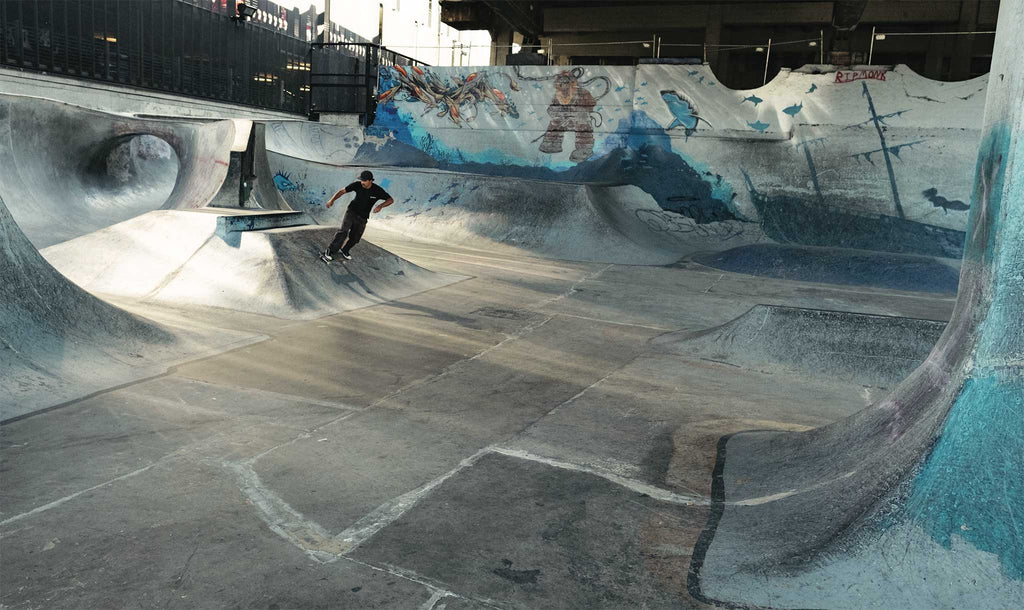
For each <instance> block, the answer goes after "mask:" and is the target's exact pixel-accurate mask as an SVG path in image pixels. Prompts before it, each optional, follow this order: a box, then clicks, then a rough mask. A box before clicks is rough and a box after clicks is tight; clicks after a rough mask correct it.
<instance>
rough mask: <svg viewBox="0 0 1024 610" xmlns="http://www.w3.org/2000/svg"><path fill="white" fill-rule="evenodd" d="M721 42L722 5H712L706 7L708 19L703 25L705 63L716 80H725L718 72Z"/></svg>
mask: <svg viewBox="0 0 1024 610" xmlns="http://www.w3.org/2000/svg"><path fill="white" fill-rule="evenodd" d="M721 42H722V5H721V4H719V3H713V4H710V5H709V6H708V18H707V21H706V22H705V25H704V44H705V45H707V53H708V57H707V60H706V61H707V62H708V63H709V64H710V65H711V69H712V70H713V71H714V72H715V74H716V75H717V76H718V78H725V75H724V74H722V72H721V71H719V50H718V46H717V45H719V44H721Z"/></svg>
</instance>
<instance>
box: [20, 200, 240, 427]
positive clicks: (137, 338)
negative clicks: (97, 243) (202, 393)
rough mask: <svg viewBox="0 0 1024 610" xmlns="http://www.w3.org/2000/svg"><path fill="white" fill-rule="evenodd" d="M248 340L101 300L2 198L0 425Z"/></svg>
mask: <svg viewBox="0 0 1024 610" xmlns="http://www.w3.org/2000/svg"><path fill="white" fill-rule="evenodd" d="M251 340H253V338H252V336H251V335H244V334H242V333H236V332H231V331H223V330H217V331H205V333H204V334H200V333H199V332H198V331H196V330H195V329H180V328H172V327H169V326H166V325H162V324H158V323H155V322H151V321H149V320H145V319H143V318H140V317H138V316H136V315H133V314H130V313H128V312H126V311H124V310H122V309H119V308H117V307H114V306H112V305H110V304H108V303H106V302H104V301H101V300H100V299H97V298H96V297H94V296H93V295H91V294H89V293H88V292H86V291H85V290H82V289H81V288H79V287H78V286H76V285H75V284H73V283H71V282H69V281H67V279H66V278H64V277H63V276H62V275H61V274H60V273H58V272H57V271H56V270H55V269H54V268H53V267H51V266H50V264H49V263H47V262H46V260H45V259H43V257H42V256H40V255H39V252H38V251H37V250H36V249H35V247H34V246H32V244H31V243H30V242H29V241H28V239H27V238H26V237H25V235H24V234H23V233H22V232H21V230H20V229H19V228H18V226H17V224H15V222H14V219H13V218H12V217H11V215H10V213H9V212H8V210H7V206H6V205H5V204H4V200H3V198H2V197H0V344H2V345H0V421H4V420H9V419H11V418H14V417H18V416H21V415H25V414H27V413H31V412H34V411H38V410H39V409H45V408H47V407H51V406H54V405H57V404H60V403H62V402H65V401H69V400H73V399H75V398H79V397H81V396H84V395H87V394H90V393H92V392H96V391H98V390H102V389H105V388H108V387H110V386H114V385H119V384H122V383H127V382H130V381H134V380H136V379H139V378H143V377H148V376H151V375H156V374H159V373H162V372H164V371H165V370H166V369H167V367H168V366H170V365H171V364H173V363H175V362H178V361H180V360H182V359H185V358H186V357H187V356H192V357H195V356H197V355H205V354H207V353H209V352H211V351H215V350H218V349H227V348H229V347H236V346H237V345H240V344H244V343H245V342H250V341H251Z"/></svg>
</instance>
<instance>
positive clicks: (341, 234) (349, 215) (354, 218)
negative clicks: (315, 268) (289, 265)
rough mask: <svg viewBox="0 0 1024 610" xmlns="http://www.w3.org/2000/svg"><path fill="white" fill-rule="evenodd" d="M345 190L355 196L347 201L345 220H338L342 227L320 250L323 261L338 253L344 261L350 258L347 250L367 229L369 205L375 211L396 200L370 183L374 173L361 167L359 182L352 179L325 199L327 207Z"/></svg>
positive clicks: (350, 249) (330, 259) (332, 258)
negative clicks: (350, 201)
mask: <svg viewBox="0 0 1024 610" xmlns="http://www.w3.org/2000/svg"><path fill="white" fill-rule="evenodd" d="M345 193H355V194H356V197H355V199H353V200H352V203H350V204H348V210H346V211H345V219H344V220H342V221H341V228H340V229H338V232H337V233H335V234H334V239H333V240H332V241H331V245H329V246H327V249H326V250H324V251H323V252H322V253H320V258H321V259H322V260H323V261H324V262H325V263H329V262H331V261H332V260H334V257H335V256H336V255H337V254H338V253H339V252H340V253H341V256H342V257H344V258H345V259H346V260H352V256H351V254H349V252H351V251H352V246H354V245H356V244H357V243H359V239H360V238H361V237H362V236H363V231H365V230H366V221H367V220H369V218H370V209H371V208H372V209H373V213H374V214H376V213H377V212H380V211H381V210H383V209H384V208H386V207H388V206H389V205H391V204H392V203H394V202H395V200H394V198H393V197H391V195H388V193H387V191H385V190H384V189H382V188H381V187H379V186H378V185H376V184H374V183H373V172H371V171H369V170H363V172H362V173H361V174H359V182H353V183H352V184H350V185H348V186H346V187H345V188H343V189H341V190H340V191H338V192H337V193H335V194H334V196H333V197H331V199H330V200H329V201H328V202H327V207H328V208H329V207H331V206H332V205H334V202H335V201H336V200H337V199H338V197H341V196H342V195H344V194H345ZM381 199H383V200H384V201H382V202H381V203H377V205H376V206H374V205H373V204H374V203H376V202H377V201H378V200H381Z"/></svg>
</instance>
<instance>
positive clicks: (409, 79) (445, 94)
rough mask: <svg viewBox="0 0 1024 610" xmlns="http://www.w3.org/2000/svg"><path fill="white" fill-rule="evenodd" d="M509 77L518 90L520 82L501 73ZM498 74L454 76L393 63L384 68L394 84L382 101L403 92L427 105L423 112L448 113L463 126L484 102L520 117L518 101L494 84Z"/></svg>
mask: <svg viewBox="0 0 1024 610" xmlns="http://www.w3.org/2000/svg"><path fill="white" fill-rule="evenodd" d="M499 74H500V76H503V77H505V78H507V79H508V88H509V89H510V90H512V91H518V90H519V85H518V84H517V83H516V81H515V80H513V79H512V77H511V76H509V75H508V74H506V73H499ZM493 76H494V75H492V74H490V73H488V72H486V71H479V72H473V73H471V74H469V75H467V76H466V77H464V78H463V77H460V76H458V75H453V76H452V77H451V79H450V80H444V79H442V78H440V77H439V76H438V75H437V74H436V73H435V72H430V71H426V70H423V69H421V68H419V67H418V66H407V67H402V66H392V67H390V68H382V69H381V77H382V80H383V82H385V83H387V84H390V85H391V86H390V87H388V88H387V89H386V90H384V92H383V93H381V94H380V97H379V99H378V102H379V103H387V102H388V101H389V100H391V101H393V100H394V97H395V96H396V95H397V94H398V93H399V92H402V93H404V94H405V99H406V100H407V101H412V102H421V103H423V104H424V105H425V108H426V109H425V110H424V111H423V114H426V113H428V112H430V111H432V110H437V111H438V112H437V116H439V117H445V116H446V117H448V119H449V120H451V122H452V123H454V124H455V125H458V126H459V127H462V126H463V124H468V123H471V122H472V121H474V120H476V118H477V116H478V115H479V114H480V105H481V104H487V105H489V106H490V107H491V108H493V109H494V111H495V112H497V113H498V114H499V115H501V116H505V115H508V116H510V117H512V118H519V111H518V110H516V105H515V104H514V103H513V102H512V101H510V100H509V99H508V96H507V95H506V94H505V93H502V91H501V89H498V88H497V87H495V86H493V85H492V84H491V79H492V77H493Z"/></svg>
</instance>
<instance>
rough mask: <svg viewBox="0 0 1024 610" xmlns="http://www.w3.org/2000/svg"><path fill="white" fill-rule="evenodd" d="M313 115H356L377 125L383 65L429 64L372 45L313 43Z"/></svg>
mask: <svg viewBox="0 0 1024 610" xmlns="http://www.w3.org/2000/svg"><path fill="white" fill-rule="evenodd" d="M308 63H309V66H310V74H309V77H310V78H309V83H310V88H311V90H312V91H311V94H310V96H309V103H310V104H309V115H310V116H314V115H316V114H319V113H324V112H339V113H345V112H356V113H359V114H361V115H363V117H364V118H363V123H364V124H365V125H369V124H371V123H373V117H374V113H375V111H376V108H377V73H378V71H379V70H380V68H381V66H394V65H400V66H409V65H421V66H422V65H425V64H423V63H422V62H419V61H417V60H415V59H413V58H411V57H409V56H407V55H402V54H401V53H396V52H395V51H389V50H388V49H385V48H383V47H380V46H378V45H375V44H370V43H355V42H332V43H313V44H312V45H311V47H310V50H309V61H308Z"/></svg>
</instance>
